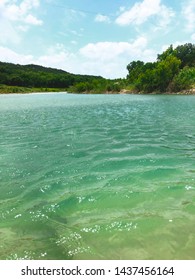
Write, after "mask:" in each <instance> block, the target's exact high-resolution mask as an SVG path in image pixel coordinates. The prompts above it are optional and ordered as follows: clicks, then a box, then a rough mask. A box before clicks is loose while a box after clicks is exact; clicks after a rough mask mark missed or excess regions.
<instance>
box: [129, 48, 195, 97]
mask: <svg viewBox="0 0 195 280" xmlns="http://www.w3.org/2000/svg"><path fill="white" fill-rule="evenodd" d="M127 70H128V75H127V84H128V85H130V86H131V88H132V89H133V90H135V91H138V92H144V93H145V92H146V93H149V92H177V91H182V90H185V89H190V88H191V87H192V86H195V45H194V44H191V43H188V44H184V45H180V46H178V47H176V48H175V49H174V48H173V46H172V45H171V46H170V47H168V48H167V50H165V51H164V52H163V53H162V54H158V56H157V61H156V62H147V63H144V62H143V61H140V60H138V61H132V62H131V63H129V64H128V65H127Z"/></svg>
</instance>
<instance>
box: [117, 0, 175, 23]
mask: <svg viewBox="0 0 195 280" xmlns="http://www.w3.org/2000/svg"><path fill="white" fill-rule="evenodd" d="M154 16H155V17H156V25H157V26H158V28H159V27H162V28H163V27H165V26H166V25H167V24H169V23H170V20H171V18H172V17H173V16H174V12H173V10H172V9H170V8H167V7H166V6H165V5H163V4H161V0H143V1H142V2H137V3H135V4H134V6H133V7H132V8H131V9H129V10H126V11H123V12H122V14H121V15H120V16H119V17H118V18H117V19H116V23H117V24H118V25H121V26H125V25H130V24H134V25H141V24H143V23H145V22H147V21H148V19H149V18H151V17H154Z"/></svg>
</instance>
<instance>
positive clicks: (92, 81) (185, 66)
mask: <svg viewBox="0 0 195 280" xmlns="http://www.w3.org/2000/svg"><path fill="white" fill-rule="evenodd" d="M127 71H128V75H127V77H126V79H115V80H109V79H104V78H102V77H100V76H90V75H75V74H71V73H68V72H66V71H63V70H58V69H53V68H47V67H42V66H38V65H33V64H31V65H24V66H22V65H18V64H17V65H16V64H12V63H4V62H0V93H2V92H3V93H9V92H14V93H15V92H19V93H23V92H39V91H68V92H77V93H83V92H84V93H117V92H142V93H152V92H159V93H163V92H178V91H183V90H189V89H190V88H193V87H195V45H194V44H190V43H188V44H185V45H180V46H178V47H176V48H175V49H174V48H173V46H172V45H171V46H170V47H169V48H168V49H167V50H165V51H164V52H163V53H162V54H159V55H158V56H157V61H156V62H147V63H144V62H143V61H140V60H138V61H132V62H130V63H129V64H128V65H127Z"/></svg>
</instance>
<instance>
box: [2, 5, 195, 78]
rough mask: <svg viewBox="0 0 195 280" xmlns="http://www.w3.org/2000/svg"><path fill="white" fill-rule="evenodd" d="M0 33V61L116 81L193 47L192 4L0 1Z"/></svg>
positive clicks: (194, 12)
mask: <svg viewBox="0 0 195 280" xmlns="http://www.w3.org/2000/svg"><path fill="white" fill-rule="evenodd" d="M0 30H1V33H0V61H4V62H13V63H19V64H30V63H34V64H39V65H43V66H49V67H54V68H59V69H63V70H66V71H68V72H71V73H75V74H91V75H101V76H103V77H106V78H122V77H126V75H127V70H126V66H127V64H128V63H130V62H131V61H133V60H143V61H145V62H146V61H154V60H156V57H157V54H158V53H161V52H162V51H163V50H165V49H166V48H167V47H168V46H169V45H170V44H173V46H174V47H176V46H177V45H180V44H184V43H195V0H181V1H180V0H171V1H168V0H137V1H134V0H96V1H95V0H0Z"/></svg>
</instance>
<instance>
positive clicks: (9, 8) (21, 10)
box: [0, 0, 43, 25]
mask: <svg viewBox="0 0 195 280" xmlns="http://www.w3.org/2000/svg"><path fill="white" fill-rule="evenodd" d="M1 1H2V0H1ZM39 5H40V2H39V0H23V1H22V2H21V3H20V4H16V1H11V0H3V1H2V2H1V4H0V8H1V11H2V13H1V14H2V18H4V19H6V20H9V21H11V22H24V23H27V24H31V25H41V24H42V23H43V22H42V21H41V20H39V19H37V18H36V17H35V16H33V15H32V14H31V11H32V10H33V9H35V8H38V7H39Z"/></svg>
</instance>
